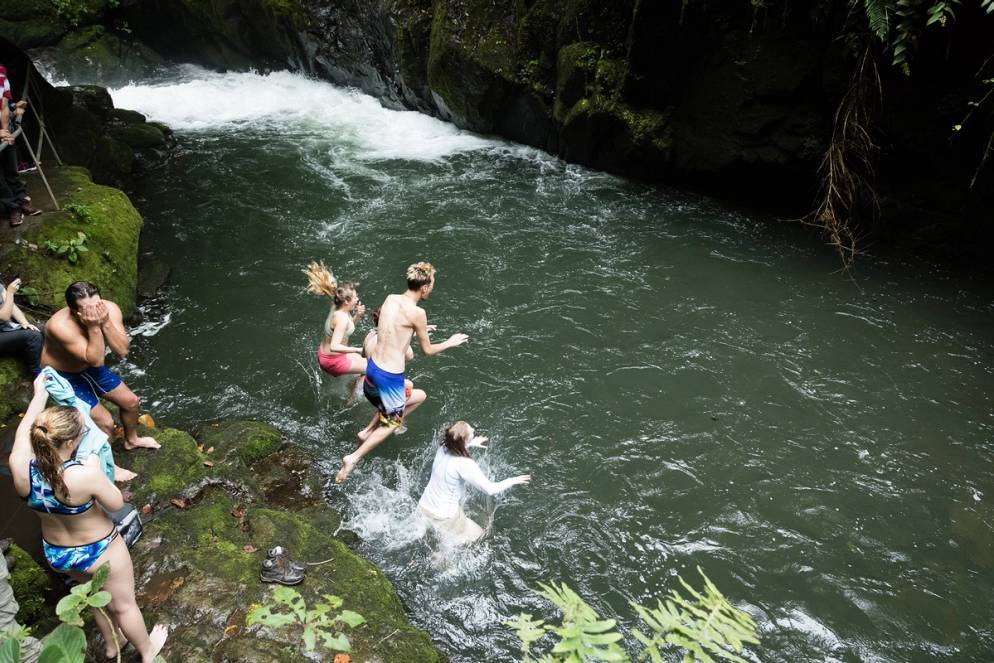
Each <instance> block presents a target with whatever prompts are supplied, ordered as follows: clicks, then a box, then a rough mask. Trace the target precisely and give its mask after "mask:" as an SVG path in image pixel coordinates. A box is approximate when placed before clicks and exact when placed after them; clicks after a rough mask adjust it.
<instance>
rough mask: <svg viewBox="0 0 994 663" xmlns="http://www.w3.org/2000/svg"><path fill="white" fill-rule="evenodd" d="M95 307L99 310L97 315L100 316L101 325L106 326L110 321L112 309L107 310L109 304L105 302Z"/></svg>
mask: <svg viewBox="0 0 994 663" xmlns="http://www.w3.org/2000/svg"><path fill="white" fill-rule="evenodd" d="M94 306H95V307H96V309H97V314H98V315H99V316H100V324H104V323H105V322H107V321H108V320H110V309H109V308H107V303H106V302H105V301H103V300H100V301H98V302H97V303H96V304H94Z"/></svg>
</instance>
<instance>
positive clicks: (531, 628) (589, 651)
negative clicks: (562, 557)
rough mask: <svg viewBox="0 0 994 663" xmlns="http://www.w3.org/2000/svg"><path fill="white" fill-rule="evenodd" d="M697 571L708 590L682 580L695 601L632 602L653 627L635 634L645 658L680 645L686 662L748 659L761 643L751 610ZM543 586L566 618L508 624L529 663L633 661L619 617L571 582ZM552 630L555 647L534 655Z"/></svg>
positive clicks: (674, 597)
mask: <svg viewBox="0 0 994 663" xmlns="http://www.w3.org/2000/svg"><path fill="white" fill-rule="evenodd" d="M697 571H698V572H699V573H700V574H701V577H702V578H703V579H704V592H703V593H701V592H698V591H696V590H695V589H694V588H692V587H691V586H690V585H689V584H687V583H686V582H685V581H684V580H683V579H682V578H681V579H680V584H682V585H683V587H684V589H686V590H687V591H688V592H689V593H690V597H691V598H690V599H685V598H683V597H682V596H681V595H680V593H679V592H678V591H676V590H673V591H672V592H671V593H670V595H669V597H667V599H666V601H665V602H663V601H659V602H658V604H657V606H656V607H655V608H645V607H643V606H640V605H637V604H635V603H632V607H634V608H635V611H636V612H637V613H638V615H639V617H641V618H642V620H643V621H644V622H645V623H646V624H647V625H648V626H649V629H650V633H649V634H644V633H642V632H640V631H636V632H635V634H634V635H635V638H636V639H637V640H638V641H639V642H641V643H642V644H643V645H644V646H645V649H644V650H643V651H642V652H641V654H640V655H639V660H643V659H646V658H649V659H651V660H652V661H653V663H662V661H663V657H662V656H663V651H664V650H666V649H667V648H674V647H675V648H678V649H680V650H683V652H684V656H683V661H684V663H693V661H703V663H713V662H714V660H715V659H716V658H718V659H724V660H727V661H732V662H733V663H746V660H745V659H743V658H742V657H741V656H739V654H740V653H741V652H742V649H743V647H744V646H745V645H746V644H758V643H759V637H758V636H757V635H756V623H755V622H754V621H753V619H752V617H750V616H749V614H748V613H746V612H744V611H742V610H740V609H738V608H736V607H735V606H733V605H732V604H731V603H729V602H728V599H726V598H725V597H724V596H723V595H722V594H721V592H719V591H718V588H717V587H715V586H714V584H713V583H712V582H711V580H710V579H708V577H707V576H706V575H704V572H703V571H701V569H700V567H698V569H697ZM540 587H541V590H540V591H539V595H540V596H543V597H545V598H546V599H548V600H549V601H550V602H551V603H552V604H553V605H555V606H556V607H557V608H559V610H560V611H562V613H563V618H562V622H561V623H560V624H559V625H558V626H556V625H549V624H546V623H545V622H544V621H542V620H536V619H533V618H532V616H531V615H530V614H526V613H522V614H519V615H518V616H517V617H515V618H513V619H511V620H508V622H507V624H508V626H510V627H511V628H512V629H514V631H515V633H516V634H517V636H518V638H520V639H521V649H522V653H523V654H524V659H523V660H524V662H525V663H586V662H588V661H606V662H619V663H628V662H630V661H631V658H630V657H629V656H628V654H627V653H626V652H625V650H624V649H622V647H621V645H620V644H619V642H620V641H621V640H622V636H621V634H620V633H618V632H617V631H616V630H615V625H616V623H615V620H613V619H601V618H600V616H599V615H598V614H597V613H596V612H595V611H594V609H593V608H591V607H590V606H589V605H587V603H586V602H584V600H583V599H582V598H580V596H579V595H577V594H576V592H574V591H573V590H571V589H570V588H569V587H567V586H566V585H565V584H563V585H560V586H558V587H557V586H555V585H545V584H542V585H540ZM547 634H554V635H555V636H557V638H558V639H557V641H556V642H555V644H554V645H553V646H552V649H551V650H550V651H549V652H548V653H546V654H544V655H541V656H539V657H537V658H534V657H532V654H531V650H532V646H533V645H534V644H535V643H536V642H537V641H539V640H541V639H543V638H544V637H545V636H546V635H547Z"/></svg>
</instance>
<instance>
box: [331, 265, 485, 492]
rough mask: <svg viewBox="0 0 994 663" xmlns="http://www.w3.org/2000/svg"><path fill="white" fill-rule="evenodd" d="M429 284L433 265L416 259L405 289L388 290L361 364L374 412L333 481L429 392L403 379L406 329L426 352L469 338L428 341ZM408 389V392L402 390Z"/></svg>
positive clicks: (458, 336)
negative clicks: (390, 292) (426, 306)
mask: <svg viewBox="0 0 994 663" xmlns="http://www.w3.org/2000/svg"><path fill="white" fill-rule="evenodd" d="M434 287H435V268H434V267H433V266H432V265H431V263H427V262H419V263H415V264H413V265H411V266H410V267H408V268H407V291H406V292H404V293H403V294H400V295H388V296H387V298H386V300H385V301H384V302H383V306H381V307H380V320H379V322H378V323H377V325H376V330H377V331H376V336H377V341H376V346H375V347H374V348H373V351H372V353H371V355H370V357H369V359H368V362H367V364H366V379H365V380H364V381H363V384H362V390H363V393H364V394H365V395H366V398H367V399H368V400H369V402H370V403H372V404H373V406H374V407H375V408H376V410H377V414H376V416H375V417H374V418H373V421H372V422H370V424H369V426H367V427H366V429H365V430H363V431H362V432H361V433H359V442H360V444H359V448H358V449H356V450H355V452H353V453H351V454H349V455H348V456H345V457H344V458H342V469H341V470H339V471H338V475H337V476H335V481H336V482H337V483H341V482H343V481H345V479H347V478H348V476H349V472H351V471H352V469H353V468H354V467H355V466H356V463H358V462H359V461H360V460H361V459H362V457H363V456H365V455H366V454H368V453H369V452H370V451H372V450H373V449H375V448H376V447H377V446H378V445H379V444H380V443H381V442H383V440H385V439H387V438H388V437H390V435H392V434H393V433H395V432H396V431H397V429H398V428H400V426H401V425H402V424H403V423H404V417H405V416H406V415H407V414H409V413H410V412H412V411H413V410H414V409H415V408H417V407H418V406H419V405H421V403H423V402H424V400H425V399H426V398H427V397H428V396H427V394H425V392H424V391H422V390H421V389H411V385H410V383H409V382H408V381H406V380H405V379H404V367H405V360H406V353H407V352H408V350H409V348H410V345H411V335H412V334H417V335H418V344H419V345H420V346H421V351H422V352H423V353H424V354H425V355H427V356H431V355H437V354H438V353H439V352H442V351H443V350H447V349H448V348H454V347H456V346H457V345H462V344H463V343H465V342H466V341H467V340H468V339H469V337H468V336H466V334H453V335H452V336H450V337H449V338H448V340H446V341H445V342H444V343H434V344H433V343H432V342H431V339H430V338H429V337H428V332H429V327H428V316H427V315H426V314H425V311H424V309H423V308H421V307H419V306H418V304H419V303H420V302H421V300H423V299H427V298H428V295H430V294H431V291H432V289H434ZM408 390H410V393H406V392H407V391H408Z"/></svg>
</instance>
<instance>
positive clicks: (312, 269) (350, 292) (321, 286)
mask: <svg viewBox="0 0 994 663" xmlns="http://www.w3.org/2000/svg"><path fill="white" fill-rule="evenodd" d="M302 271H303V272H304V274H307V292H309V293H311V294H312V295H319V296H323V297H331V298H332V299H333V300H334V301H335V307H336V308H337V307H339V306H341V305H342V304H345V303H347V302H350V301H352V298H353V297H355V294H356V292H355V289H356V287H357V286H358V285H359V283H358V282H356V281H343V282H341V283H339V282H338V280H337V279H336V278H335V275H334V274H332V273H331V270H330V269H328V268H327V267H326V266H325V264H324V263H323V262H312V263H311V264H310V265H309V266H308V267H307V269H305V270H302Z"/></svg>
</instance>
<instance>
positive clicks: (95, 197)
mask: <svg viewBox="0 0 994 663" xmlns="http://www.w3.org/2000/svg"><path fill="white" fill-rule="evenodd" d="M46 175H48V180H49V182H50V183H51V185H52V188H53V190H54V192H55V196H56V198H57V199H58V201H59V204H60V205H61V207H62V211H58V212H56V211H51V212H48V213H46V214H43V215H41V216H38V217H30V219H29V222H26V223H25V225H24V230H23V231H22V234H21V237H22V239H23V240H24V241H23V242H21V243H19V244H13V243H12V242H3V243H2V245H0V259H2V261H3V263H4V264H5V265H9V266H10V267H9V268H7V269H9V270H10V271H11V272H15V273H17V274H19V275H20V277H21V279H22V280H23V282H24V284H25V286H30V287H31V288H33V289H34V290H35V292H36V294H35V295H33V297H34V298H35V299H36V303H37V304H38V305H40V306H43V307H47V308H49V309H51V310H55V309H58V308H61V307H62V306H65V300H64V298H63V293H64V292H65V289H66V287H67V286H68V285H69V284H70V283H72V282H74V281H79V280H85V281H90V282H92V283H95V284H97V285H98V286H99V287H100V290H101V293H102V294H103V296H104V297H105V298H107V299H110V300H112V301H114V302H116V303H117V304H118V305H119V306H120V307H121V310H122V312H123V313H124V315H125V317H127V316H129V315H131V313H132V312H133V311H134V308H135V286H136V282H137V278H138V264H137V262H138V261H137V258H138V234H139V232H140V231H141V227H142V218H141V216H140V215H139V214H138V211H137V210H136V209H135V208H134V206H133V205H132V204H131V201H130V200H128V197H127V196H126V195H124V193H123V192H121V191H119V190H117V189H112V188H110V187H106V186H101V185H98V184H94V183H93V182H92V181H91V180H90V176H89V173H88V172H87V170H86V169H85V168H79V167H74V166H66V167H63V168H46ZM32 184H35V181H34V180H32ZM30 190H31V192H32V194H33V197H34V199H35V204H36V205H38V206H41V207H43V208H44V207H46V206H47V205H48V204H49V201H48V200H46V198H47V193H45V190H44V189H43V188H40V187H38V186H35V187H33V188H31V189H30ZM70 205H79V206H81V207H82V208H83V209H85V210H87V211H88V213H89V214H88V216H89V220H83V218H81V217H79V216H77V215H76V214H74V213H73V212H72V211H70V209H71V208H69V207H68V206H70ZM0 232H2V231H0ZM79 233H84V234H85V235H86V240H85V244H84V246H85V247H86V249H87V250H86V252H84V253H79V254H78V260H77V261H76V262H75V263H72V262H70V261H69V260H68V259H67V257H63V256H60V255H57V254H54V253H53V252H52V251H51V250H49V249H48V248H46V247H47V244H48V243H49V242H51V243H52V245H53V246H56V247H58V246H62V245H65V244H66V242H68V241H69V240H72V239H75V238H77V237H78V234H79Z"/></svg>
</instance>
